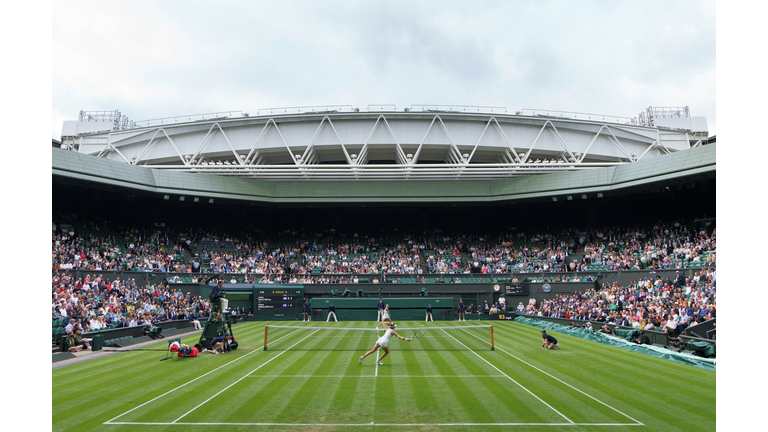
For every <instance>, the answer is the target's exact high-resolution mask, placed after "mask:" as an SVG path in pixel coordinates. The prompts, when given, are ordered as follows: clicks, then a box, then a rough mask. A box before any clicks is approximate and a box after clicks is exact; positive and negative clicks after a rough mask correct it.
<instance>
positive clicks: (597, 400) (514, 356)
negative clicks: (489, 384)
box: [464, 330, 645, 426]
mask: <svg viewBox="0 0 768 432" xmlns="http://www.w3.org/2000/svg"><path fill="white" fill-rule="evenodd" d="M464 331H465V332H466V333H467V334H468V335H470V336H473V337H475V338H476V339H480V340H483V339H482V338H481V337H479V336H477V335H474V334H472V333H470V332H468V331H467V330H464ZM496 349H497V350H499V351H501V352H503V353H504V354H506V355H508V356H510V357H513V358H515V359H516V360H518V361H520V362H522V363H525V364H527V365H528V366H530V367H532V368H534V369H536V370H537V371H539V372H541V373H543V374H545V375H547V376H549V377H550V378H554V379H556V380H558V381H559V382H561V383H563V384H565V385H567V386H568V387H570V388H572V389H574V390H576V391H577V392H579V393H581V394H583V395H584V396H586V397H588V398H590V399H592V400H594V401H596V402H599V403H601V404H603V405H604V406H606V407H608V408H610V409H612V410H614V411H616V412H617V413H619V414H621V415H623V416H624V417H626V418H628V419H630V420H632V421H633V422H636V423H637V424H638V425H640V426H645V425H644V424H643V423H641V422H639V421H637V420H635V419H633V418H632V417H630V416H628V415H626V414H624V413H623V412H621V411H619V410H617V409H616V408H614V407H612V406H610V405H608V404H607V403H605V402H603V401H601V400H599V399H597V398H595V397H593V396H590V395H588V394H587V393H584V392H583V391H581V390H579V389H577V388H576V387H574V386H572V385H570V384H568V383H567V382H565V381H563V380H561V379H560V378H557V377H556V376H553V375H551V374H549V373H547V372H545V371H543V370H541V369H539V368H537V367H536V366H534V365H532V364H530V363H528V362H527V361H525V360H523V359H521V358H519V357H517V356H516V355H514V354H510V353H508V352H507V351H505V350H503V349H501V348H499V346H498V345H496Z"/></svg>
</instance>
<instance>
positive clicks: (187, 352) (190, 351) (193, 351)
mask: <svg viewBox="0 0 768 432" xmlns="http://www.w3.org/2000/svg"><path fill="white" fill-rule="evenodd" d="M169 349H170V351H171V352H175V353H177V355H178V356H179V357H197V356H198V354H200V353H201V352H203V346H202V345H200V344H195V346H193V347H191V348H190V346H189V345H186V344H180V343H178V342H174V343H172V344H171V346H170V348H169Z"/></svg>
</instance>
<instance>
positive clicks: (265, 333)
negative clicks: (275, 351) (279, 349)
mask: <svg viewBox="0 0 768 432" xmlns="http://www.w3.org/2000/svg"><path fill="white" fill-rule="evenodd" d="M267 331H269V325H265V326H264V351H266V350H267Z"/></svg>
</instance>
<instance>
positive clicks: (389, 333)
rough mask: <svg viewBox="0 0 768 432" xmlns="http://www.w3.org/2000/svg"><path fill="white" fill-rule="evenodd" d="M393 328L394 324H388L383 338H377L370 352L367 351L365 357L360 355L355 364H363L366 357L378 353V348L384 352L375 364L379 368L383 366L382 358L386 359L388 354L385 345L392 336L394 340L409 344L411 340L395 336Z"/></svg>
mask: <svg viewBox="0 0 768 432" xmlns="http://www.w3.org/2000/svg"><path fill="white" fill-rule="evenodd" d="M395 327H396V326H395V324H393V323H390V324H389V328H388V329H387V331H386V333H384V336H382V337H380V338H379V340H377V341H376V344H374V345H373V348H371V350H370V351H368V352H367V353H365V355H361V356H360V360H358V362H357V363H358V364H363V359H364V358H366V357H368V356H369V355H371V354H373V353H375V352H376V351H378V349H379V348H381V349H383V350H384V354H382V355H381V357H379V359H378V360H377V361H376V364H377V365H379V366H381V365H383V364H384V363H382V362H381V360H382V359H383V358H384V357H386V356H387V354H389V348H387V345H388V344H389V339H390V338H392V336H394V337H396V338H399V339H402V340H406V341H408V342H410V341H411V339H409V338H404V337H402V336H400V335H399V334H397V333H396V332H395Z"/></svg>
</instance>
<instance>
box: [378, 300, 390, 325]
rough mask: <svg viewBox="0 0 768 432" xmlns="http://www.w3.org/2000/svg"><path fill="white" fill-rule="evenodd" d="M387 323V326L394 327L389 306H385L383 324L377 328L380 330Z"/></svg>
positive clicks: (382, 317)
mask: <svg viewBox="0 0 768 432" xmlns="http://www.w3.org/2000/svg"><path fill="white" fill-rule="evenodd" d="M384 323H386V324H387V325H392V317H391V315H390V314H389V305H386V306H384V312H382V315H381V322H380V323H379V325H377V326H376V328H379V326H381V325H382V324H384Z"/></svg>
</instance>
